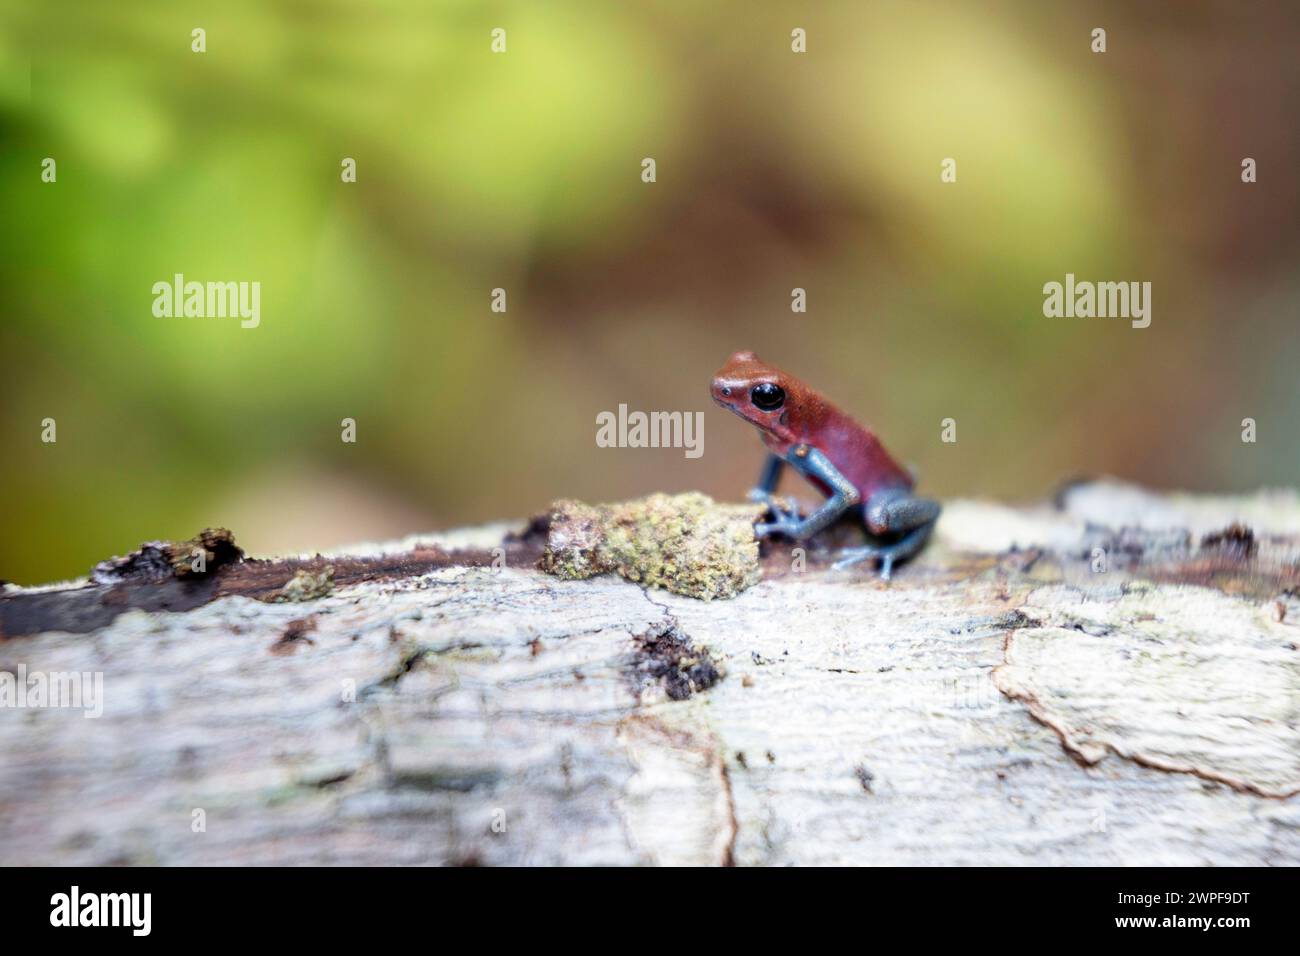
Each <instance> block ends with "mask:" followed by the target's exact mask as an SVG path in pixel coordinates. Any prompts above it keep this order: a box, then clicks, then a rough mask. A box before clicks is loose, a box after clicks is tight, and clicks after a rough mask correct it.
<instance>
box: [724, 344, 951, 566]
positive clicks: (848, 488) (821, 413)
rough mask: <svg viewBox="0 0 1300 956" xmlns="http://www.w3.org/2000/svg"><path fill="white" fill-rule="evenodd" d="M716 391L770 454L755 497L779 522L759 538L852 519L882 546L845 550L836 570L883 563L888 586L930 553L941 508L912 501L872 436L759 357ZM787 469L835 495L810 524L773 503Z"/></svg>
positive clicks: (740, 362) (760, 528)
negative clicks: (899, 569) (911, 561)
mask: <svg viewBox="0 0 1300 956" xmlns="http://www.w3.org/2000/svg"><path fill="white" fill-rule="evenodd" d="M711 391H712V393H713V400H714V401H715V402H717V403H718V404H719V405H721V406H722V407H723V408H726V409H730V410H731V411H733V412H735V413H736V414H737V415H739V416H740V417H741V418H743V419H745V421H747V422H749V423H750V424H752V425H754V426H756V427H757V428H758V432H759V436H760V437H761V438H762V439H763V444H765V445H766V446H767V449H768V456H767V461H766V463H765V464H764V466H763V470H762V472H761V473H760V475H759V479H758V485H757V487H755V488H754V489H753V490H752V491H750V493H749V499H750V500H751V501H761V502H763V503H764V504H766V505H767V506H768V509H769V511H770V512H771V514H770V517H771V519H772V520H770V521H767V522H763V523H760V524H757V525H755V526H754V532H755V533H756V534H757V535H758V537H760V538H766V537H768V536H770V535H774V534H780V535H785V536H786V537H789V538H795V539H804V538H810V537H812V536H813V535H814V534H816V533H817V532H818V531H821V530H822V529H823V528H825V527H827V526H828V525H830V524H831V523H832V522H834V521H835V520H837V519H838V518H840V517H842V516H844V515H845V514H847V513H850V512H851V513H852V514H853V515H854V516H855V517H856V518H857V519H858V520H860V521H861V522H862V524H863V526H864V527H865V528H866V530H867V532H868V533H869V534H870V535H871V536H872V537H874V538H876V539H879V542H880V543H876V544H870V545H867V546H865V547H859V548H847V549H845V550H844V551H842V552H841V553H840V555H839V560H838V561H837V562H836V564H835V567H836V568H845V567H848V566H850V565H853V564H857V563H858V562H859V561H862V560H865V559H867V558H875V559H877V560H878V561H879V564H880V576H881V577H882V578H885V579H888V578H889V576H890V574H891V572H892V571H893V567H894V564H895V563H896V562H899V561H903V560H906V559H907V558H910V557H911V556H912V555H914V554H916V553H917V552H918V551H920V550H921V548H922V547H923V546H924V544H925V542H926V539H927V538H929V537H930V532H931V531H933V530H934V525H935V522H936V521H937V520H938V518H939V503H938V502H937V501H931V500H930V499H929V498H919V497H917V496H915V495H913V494H912V485H913V478H912V475H911V474H910V473H908V472H907V471H906V470H904V469H903V468H902V467H900V466H899V464H898V463H897V462H895V461H894V459H893V458H891V457H890V455H889V453H888V452H887V451H885V448H884V446H883V445H882V444H881V443H880V439H878V438H877V437H876V436H875V434H874V433H872V432H871V430H870V429H867V428H864V427H863V426H862V425H859V424H858V423H857V422H856V421H854V420H853V419H852V418H850V417H849V416H848V415H847V414H845V413H844V412H842V411H840V410H839V409H838V408H836V407H835V406H834V405H832V404H831V403H830V402H828V401H827V400H826V399H825V398H823V397H822V396H821V395H820V394H819V393H818V392H815V391H813V389H811V388H809V387H808V386H807V385H805V384H804V383H803V382H801V381H799V380H798V379H797V378H795V377H794V376H793V375H790V374H789V373H787V372H783V371H781V370H780V369H778V368H774V367H773V366H771V365H767V364H766V363H764V362H762V361H761V360H759V358H758V357H757V356H756V355H755V354H754V353H753V352H736V353H735V354H734V355H732V356H731V358H729V359H728V360H727V364H726V365H724V366H722V368H720V369H718V372H717V374H716V375H714V376H713V385H712V388H711ZM787 464H790V465H793V466H794V468H795V470H797V471H798V472H799V473H800V474H801V475H803V476H804V478H806V479H807V480H808V481H809V483H810V484H812V485H813V486H815V487H816V488H817V489H818V490H820V491H821V492H822V494H824V495H826V496H827V499H826V501H825V502H824V503H823V504H822V506H821V507H820V508H818V509H817V510H816V511H814V512H813V513H812V514H810V515H808V516H807V517H805V518H801V517H800V516H799V515H798V513H797V512H790V511H786V510H784V509H782V508H781V506H780V504H779V502H778V501H777V500H776V498H775V497H774V496H773V493H774V492H775V491H776V486H777V483H778V482H779V481H780V479H781V472H782V471H783V470H784V468H785V466H786V465H787Z"/></svg>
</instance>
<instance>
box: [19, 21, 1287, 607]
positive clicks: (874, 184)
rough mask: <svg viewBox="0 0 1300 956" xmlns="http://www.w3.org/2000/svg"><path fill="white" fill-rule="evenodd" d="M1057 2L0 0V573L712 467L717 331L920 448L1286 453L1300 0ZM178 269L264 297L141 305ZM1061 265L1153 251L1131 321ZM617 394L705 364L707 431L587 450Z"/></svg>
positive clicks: (973, 475) (1265, 480) (665, 383)
mask: <svg viewBox="0 0 1300 956" xmlns="http://www.w3.org/2000/svg"><path fill="white" fill-rule="evenodd" d="M1072 7H1073V5H1070V6H1069V7H1067V6H1066V5H1061V6H1059V7H1056V6H1048V5H1040V4H1036V3H1032V2H1029V0H1024V2H1004V3H993V4H987V5H986V4H981V5H973V4H957V3H953V4H933V3H911V2H901V0H899V2H887V3H880V4H876V3H873V4H851V3H842V4H821V3H817V4H813V3H805V4H791V5H770V6H769V5H760V4H747V3H740V2H733V3H722V4H709V5H703V4H691V3H686V2H684V0H681V2H646V3H643V4H612V3H607V2H597V0H572V2H569V0H556V2H547V3H536V2H526V0H517V2H500V3H494V4H484V3H478V2H471V0H444V2H438V3H428V2H418V0H367V2H366V3H355V2H343V0H330V2H305V0H295V2H285V0H279V2H267V0H261V2H252V0H249V2H228V3H224V4H221V5H212V4H196V3H185V2H180V3H168V4H159V3H148V2H137V3H112V4H106V3H101V2H94V0H80V2H64V3H60V4H32V3H29V2H25V0H0V144H2V146H3V149H2V150H0V208H3V210H4V221H5V224H6V227H7V228H6V229H5V232H4V249H3V255H2V256H0V288H3V290H4V297H3V306H4V313H3V322H2V323H0V380H3V383H4V384H3V391H2V392H0V395H2V398H3V405H2V406H0V448H3V450H4V462H5V467H4V468H3V470H0V491H3V494H4V501H5V504H6V507H5V509H4V524H3V534H2V535H0V577H4V578H9V579H12V580H17V581H20V582H25V583H28V582H35V581H41V580H48V579H51V578H56V577H63V576H71V575H75V574H79V573H83V572H84V571H85V570H86V569H87V568H88V567H89V565H90V564H91V563H93V562H94V561H95V560H97V559H99V558H102V557H105V556H107V555H108V554H111V553H121V552H123V551H126V550H129V549H130V548H132V547H134V546H136V545H137V544H138V543H139V542H140V541H141V540H145V539H148V538H158V537H174V538H183V537H188V536H190V535H192V534H193V533H194V532H195V531H197V530H198V528H200V527H202V526H204V525H210V524H219V525H227V526H229V527H231V528H233V529H234V531H235V533H236V536H237V537H238V539H239V540H240V542H241V543H243V544H244V545H245V546H246V547H249V548H251V549H252V550H253V551H272V550H275V551H279V550H285V549H298V548H309V547H311V548H315V547H325V546H329V545H334V544H340V543H344V542H346V541H348V540H354V539H358V538H365V537H375V536H381V535H396V534H403V533H408V532H411V531H415V530H420V529H424V528H428V527H433V526H436V525H450V524H461V523H467V522H473V521H479V520H486V519H493V518H502V517H512V516H519V515H524V514H527V513H529V512H532V511H534V510H537V509H539V508H541V507H543V506H544V505H545V504H546V503H547V502H548V501H549V500H550V499H551V498H555V497H561V496H570V497H581V498H587V499H593V500H611V499H620V498H628V497H632V496H636V495H640V494H644V493H647V492H651V491H657V490H665V491H675V490H684V489H690V488H699V489H701V490H704V491H706V492H708V493H710V494H713V495H715V496H719V497H724V498H725V497H738V496H739V495H740V494H741V492H742V491H743V490H744V489H745V488H746V487H748V485H749V483H750V481H751V480H752V474H753V472H754V470H755V469H756V468H757V465H758V462H759V458H760V451H759V449H758V447H757V444H756V441H755V438H754V436H753V435H752V434H750V433H748V431H747V430H746V429H745V428H744V426H742V425H741V423H739V422H737V421H735V420H733V419H731V418H730V417H729V416H727V415H726V413H724V412H722V411H720V410H717V409H713V408H711V407H710V406H709V404H708V398H707V391H706V386H707V382H708V379H709V377H710V374H711V373H712V371H713V370H714V369H715V368H716V367H717V366H718V365H720V364H721V362H722V361H723V360H724V359H725V357H726V356H727V355H728V354H729V353H730V352H731V351H733V350H735V349H738V348H753V349H755V350H756V351H758V353H759V354H760V355H761V356H763V357H764V358H767V359H768V360H770V361H772V362H774V363H776V364H780V365H782V366H784V367H786V368H788V369H790V370H791V371H794V372H796V373H797V374H800V375H801V376H802V377H804V378H806V379H807V380H809V381H810V382H812V383H814V384H815V385H816V386H817V387H819V388H821V389H822V390H824V391H825V392H827V393H828V394H829V395H830V396H831V397H832V398H834V399H835V400H836V401H837V402H838V403H839V404H841V405H843V406H845V407H846V408H848V409H850V410H853V411H855V412H858V413H860V414H861V415H862V417H863V418H864V420H866V421H868V422H871V423H872V424H874V425H876V426H878V427H879V429H880V431H881V432H882V434H883V436H884V439H885V441H886V443H887V444H888V445H889V446H890V447H891V448H893V449H895V451H896V453H897V454H898V455H899V456H900V457H901V458H903V459H904V460H907V461H910V462H913V463H915V464H916V466H917V467H918V469H919V470H920V472H921V474H922V481H923V487H924V488H925V489H926V490H927V491H929V492H932V493H936V494H943V495H958V494H961V495H975V494H997V495H1011V496H1023V497H1027V496H1037V495H1041V494H1044V493H1047V492H1049V491H1050V490H1051V489H1052V487H1053V486H1054V485H1055V484H1056V483H1057V482H1059V481H1061V480H1063V479H1065V478H1068V477H1071V476H1073V475H1076V474H1079V473H1101V472H1109V473H1114V474H1118V475H1121V476H1123V477H1127V478H1130V479H1134V480H1138V481H1145V482H1149V483H1152V484H1156V485H1174V486H1181V487H1187V488H1193V489H1211V488H1213V489H1236V488H1239V489H1246V488H1253V487H1256V486H1258V485H1267V484H1294V483H1295V482H1296V481H1297V470H1296V462H1297V455H1296V451H1295V449H1296V445H1297V439H1300V392H1298V390H1297V389H1296V387H1295V380H1296V377H1295V376H1296V368H1297V367H1298V366H1300V338H1298V337H1297V335H1296V331H1297V330H1296V321H1297V313H1298V309H1300V273H1298V270H1297V269H1296V264H1297V232H1296V223H1297V221H1300V217H1298V216H1297V213H1298V212H1300V210H1298V209H1297V195H1296V187H1295V179H1294V171H1295V169H1296V168H1297V159H1300V156H1298V155H1297V153H1298V152H1300V149H1298V142H1300V141H1298V139H1297V134H1296V123H1295V106H1296V103H1297V102H1300V97H1298V96H1297V93H1298V91H1300V90H1298V84H1297V71H1296V70H1295V67H1294V54H1293V51H1294V49H1295V44H1296V41H1297V39H1300V37H1298V36H1297V34H1298V33H1300V30H1297V21H1296V19H1295V18H1294V16H1293V14H1292V12H1291V11H1289V10H1288V8H1287V6H1286V5H1285V4H1282V3H1278V4H1276V5H1268V4H1259V5H1252V6H1251V9H1250V14H1249V16H1247V15H1246V14H1245V13H1243V12H1240V11H1238V9H1237V8H1236V7H1235V6H1234V5H1233V4H1231V3H1228V2H1221V3H1189V4H1184V5H1179V10H1178V16H1177V17H1172V16H1166V15H1164V14H1161V15H1157V14H1156V13H1154V12H1151V11H1145V10H1143V9H1138V8H1135V7H1134V6H1133V5H1127V4H1119V3H1115V4H1101V5H1099V6H1095V7H1092V8H1089V9H1086V10H1083V9H1072ZM1097 25H1104V26H1105V27H1106V28H1107V30H1108V40H1109V50H1108V52H1107V53H1105V54H1103V55H1095V54H1092V53H1091V52H1090V51H1089V31H1090V30H1091V29H1092V27H1094V26H1097ZM498 26H500V27H504V28H506V29H507V31H508V33H507V36H508V51H507V52H506V53H505V54H501V55H496V54H493V53H492V52H491V50H490V32H491V30H492V29H493V28H494V27H498ZM794 26H801V27H804V28H805V29H806V30H807V31H808V38H809V40H808V44H809V52H808V53H807V54H805V55H795V54H792V53H791V52H790V45H789V44H790V30H791V29H792V27H794ZM195 27H203V28H204V29H205V30H206V31H207V52H206V53H203V54H196V53H193V52H191V49H190V42H191V38H190V31H191V30H192V29H193V28H195ZM46 156H50V157H54V158H55V159H56V160H57V163H58V181H57V183H55V184H46V183H42V182H41V179H40V164H41V160H42V158H44V157H46ZM345 156H348V157H353V158H355V159H356V162H357V169H358V182H357V183H355V184H344V183H342V182H340V178H339V168H340V167H339V164H340V161H341V159H342V158H343V157H345ZM644 156H653V157H654V158H655V159H656V161H657V163H658V182H656V183H654V184H652V185H647V184H644V183H642V182H641V180H640V162H641V159H642V157H644ZM947 156H951V157H954V158H956V159H957V162H958V181H957V183H956V184H950V185H945V184H941V183H940V181H939V163H940V161H941V159H942V158H944V157H947ZM1243 156H1253V157H1255V158H1256V159H1257V160H1258V161H1259V168H1260V181H1259V182H1258V183H1256V184H1254V185H1250V186H1246V185H1243V184H1242V183H1241V182H1240V179H1239V169H1240V161H1241V158H1242V157H1243ZM178 272H181V273H184V274H185V275H186V277H187V278H189V279H197V280H199V281H207V280H222V281H227V280H230V281H240V280H249V281H251V280H257V281H260V282H261V284H262V310H261V311H262V322H261V325H260V327H258V328H257V329H249V330H245V329H240V328H239V325H238V321H237V320H230V319H224V320H223V319H184V318H177V319H160V318H155V317H154V316H153V315H152V312H151V305H152V292H151V287H152V285H153V283H154V282H156V281H159V280H169V279H170V278H171V276H173V275H174V274H175V273H178ZM1066 272H1073V273H1075V274H1076V275H1078V276H1079V277H1080V278H1092V279H1109V280H1130V279H1131V280H1150V281H1151V282H1152V283H1153V286H1154V294H1153V300H1154V313H1153V323H1152V326H1151V328H1149V329H1145V330H1140V331H1139V330H1134V329H1131V328H1129V327H1128V324H1127V323H1126V322H1122V321H1116V320H1102V319H1092V320H1086V319H1080V320H1065V319H1058V320H1053V319H1046V318H1044V317H1043V315H1042V312H1041V305H1042V292H1041V289H1042V285H1043V283H1045V282H1048V281H1052V280H1057V281H1059V280H1061V279H1062V277H1063V276H1064V275H1065V273H1066ZM795 286H801V287H804V288H807V289H808V296H809V311H808V313H807V314H793V313H791V311H790V308H789V302H790V290H791V289H792V288H793V287H795ZM494 287H503V288H505V289H507V291H508V295H509V311H508V312H507V313H505V314H496V313H493V312H491V311H490V310H489V308H488V304H489V294H490V290H491V289H492V288H494ZM620 402H625V403H627V404H628V405H629V406H631V407H632V408H641V409H682V410H687V409H705V410H706V426H705V435H706V441H705V455H704V456H703V457H702V458H700V459H698V460H688V459H686V458H685V457H684V456H683V455H682V453H681V452H680V451H674V450H665V449H627V450H616V449H600V448H597V447H596V445H595V441H594V435H595V416H596V414H597V413H598V412H599V411H601V410H604V409H615V408H617V406H618V404H619V403H620ZM1246 416H1250V417H1254V418H1256V419H1257V420H1258V422H1259V434H1260V438H1259V443H1258V444H1257V445H1243V444H1242V443H1241V442H1240V440H1239V432H1240V420H1241V419H1242V418H1243V417H1246ZM46 417H52V418H54V419H56V421H57V423H58V442H57V443H56V444H53V445H50V444H43V443H42V442H41V441H40V423H41V420H42V419H43V418H46ZM345 417H352V418H355V419H356V420H357V422H358V436H359V440H358V442H357V443H356V444H355V445H348V444H344V443H342V442H341V441H340V440H339V432H340V428H339V423H340V420H341V419H343V418H345ZM946 417H953V418H956V419H957V421H958V442H957V444H955V445H945V444H942V443H941V442H940V441H939V422H940V420H941V419H943V418H946Z"/></svg>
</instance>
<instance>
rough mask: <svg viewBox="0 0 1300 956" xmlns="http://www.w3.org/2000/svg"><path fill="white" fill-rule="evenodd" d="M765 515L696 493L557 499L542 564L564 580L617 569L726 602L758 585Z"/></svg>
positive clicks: (631, 577) (638, 579)
mask: <svg viewBox="0 0 1300 956" xmlns="http://www.w3.org/2000/svg"><path fill="white" fill-rule="evenodd" d="M762 513H763V506H762V505H760V504H719V503H718V502H715V501H714V500H713V499H712V498H710V497H709V496H708V495H704V494H700V493H699V492H688V493H686V494H680V495H665V494H655V495H650V496H649V497H648V498H639V499H637V500H635V501H626V502H620V503H616V504H605V505H589V504H584V503H583V502H580V501H569V500H563V501H557V502H555V503H554V504H553V505H552V506H551V509H550V531H549V534H548V537H547V541H546V551H545V553H544V554H543V555H542V559H541V561H540V562H539V566H540V567H541V568H542V570H544V571H547V572H549V573H551V574H554V575H556V576H557V577H561V578H569V579H580V578H589V577H592V576H593V575H596V574H603V573H605V572H608V571H614V572H617V573H618V574H620V575H622V576H623V577H625V578H627V579H628V580H629V581H634V582H636V583H637V584H645V585H648V586H650V587H656V588H663V589H664V590H667V591H672V592H673V593H675V594H683V595H686V596H687V597H694V598H699V599H701V600H704V601H709V600H712V599H713V598H731V597H735V596H736V595H737V594H739V593H740V592H741V591H744V590H745V589H746V588H748V587H751V586H752V585H754V584H756V583H757V582H758V580H759V567H758V541H757V539H755V537H754V522H755V521H756V520H758V518H759V516H760V515H762Z"/></svg>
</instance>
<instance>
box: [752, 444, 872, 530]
mask: <svg viewBox="0 0 1300 956" xmlns="http://www.w3.org/2000/svg"><path fill="white" fill-rule="evenodd" d="M777 460H778V461H780V459H777ZM785 461H786V462H788V463H789V464H791V465H793V466H794V467H795V469H796V470H797V471H798V472H799V473H800V474H801V475H803V476H804V477H805V478H808V479H813V478H816V479H817V480H818V481H821V482H822V483H823V484H824V485H826V486H827V487H828V488H830V489H831V496H830V497H829V498H827V499H826V501H825V502H823V504H822V506H821V507H820V508H818V509H817V510H816V511H814V512H813V513H812V514H810V515H809V516H808V517H806V518H803V519H797V518H793V517H790V516H785V515H782V516H780V517H778V518H777V520H775V521H769V522H767V523H765V524H756V525H754V533H755V534H757V535H758V536H759V537H760V538H765V537H767V536H768V535H771V534H783V535H786V536H787V537H790V538H796V539H803V538H811V537H812V536H813V535H815V534H816V533H817V532H818V531H821V530H822V529H823V528H825V527H826V526H827V525H829V524H831V523H833V522H834V521H835V520H836V519H837V518H839V517H840V516H841V515H842V514H844V512H845V511H847V510H848V509H849V508H852V507H853V506H854V505H856V504H857V503H858V501H859V500H860V498H861V496H860V495H859V494H858V489H857V488H856V487H854V485H853V483H852V482H850V481H849V480H848V479H847V478H845V477H844V476H843V475H842V474H840V471H839V469H838V468H836V467H835V466H834V465H832V464H831V461H830V459H829V458H827V457H826V456H825V455H823V454H822V453H821V452H820V451H818V450H817V449H816V448H810V447H809V446H808V445H799V446H797V447H795V448H794V449H792V450H791V451H790V453H789V454H788V455H786V457H785ZM778 474H779V472H778Z"/></svg>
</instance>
